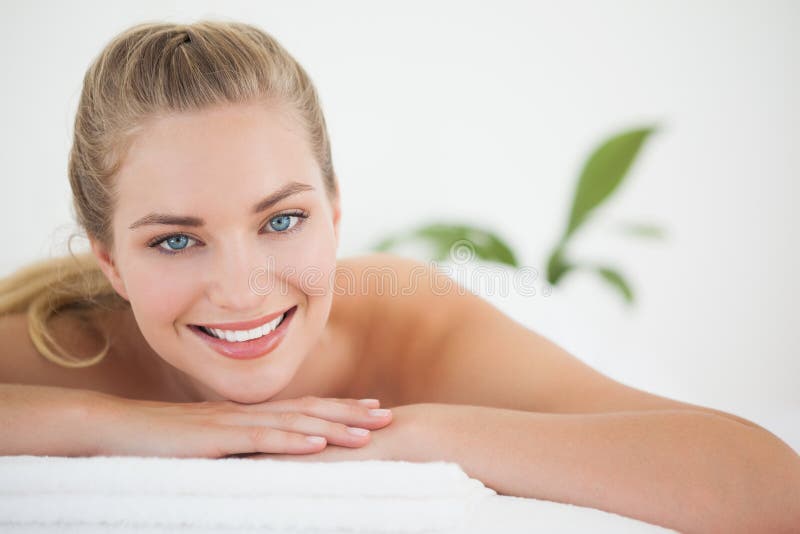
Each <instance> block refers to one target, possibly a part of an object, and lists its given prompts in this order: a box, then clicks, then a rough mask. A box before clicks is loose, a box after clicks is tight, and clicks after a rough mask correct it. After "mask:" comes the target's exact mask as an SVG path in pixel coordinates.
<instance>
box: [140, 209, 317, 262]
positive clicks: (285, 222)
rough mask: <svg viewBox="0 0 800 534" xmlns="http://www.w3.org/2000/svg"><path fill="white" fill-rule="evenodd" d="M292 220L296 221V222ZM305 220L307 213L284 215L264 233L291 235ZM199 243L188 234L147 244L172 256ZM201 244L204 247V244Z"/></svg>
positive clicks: (277, 216)
mask: <svg viewBox="0 0 800 534" xmlns="http://www.w3.org/2000/svg"><path fill="white" fill-rule="evenodd" d="M292 219H294V221H293V220H292ZM303 219H308V213H307V212H305V211H298V212H292V213H282V214H280V215H276V216H275V217H273V218H272V219H270V220H269V221H268V222H267V224H266V225H264V226H263V227H262V228H266V230H262V231H263V232H265V233H268V234H278V235H280V236H283V235H287V234H291V233H292V232H295V231H297V230H299V229H300V225H299V224H298V223H299V222H304V221H302V220H303ZM198 243H200V241H198V240H197V239H195V238H193V237H189V236H188V235H186V234H171V235H167V236H162V237H156V238H155V239H153V240H152V241H150V242H149V243H147V246H148V247H150V248H156V249H158V251H159V252H161V253H162V254H169V255H172V254H180V253H182V252H185V251H186V250H188V249H190V248H193V247H194V246H195V245H197V244H198ZM200 244H201V246H203V245H202V243H200Z"/></svg>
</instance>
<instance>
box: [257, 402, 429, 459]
mask: <svg viewBox="0 0 800 534" xmlns="http://www.w3.org/2000/svg"><path fill="white" fill-rule="evenodd" d="M426 407H427V408H426ZM430 407H431V405H430V404H407V405H404V406H395V407H393V408H391V410H392V422H391V423H389V424H388V425H387V426H385V427H383V428H380V429H377V430H372V431H370V441H369V443H367V444H366V445H364V446H362V447H357V448H353V447H342V446H339V445H330V444H329V445H328V446H326V447H325V448H324V449H322V450H321V451H319V452H314V453H309V454H260V453H259V454H253V455H249V456H244V458H247V459H254V460H261V459H269V460H288V461H293V462H344V461H355V460H406V461H414V460H413V459H415V458H418V457H419V456H420V455H421V454H422V453H424V448H423V447H424V445H423V440H421V439H420V434H419V433H420V432H422V430H421V428H422V426H423V425H421V423H422V422H423V421H424V419H425V415H426V413H427V411H428V409H430Z"/></svg>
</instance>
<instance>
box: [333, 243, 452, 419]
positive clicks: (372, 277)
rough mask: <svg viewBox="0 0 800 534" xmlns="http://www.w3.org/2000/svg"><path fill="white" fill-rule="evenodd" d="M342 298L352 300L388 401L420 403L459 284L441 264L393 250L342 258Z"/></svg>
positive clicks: (368, 364) (371, 368) (372, 370)
mask: <svg viewBox="0 0 800 534" xmlns="http://www.w3.org/2000/svg"><path fill="white" fill-rule="evenodd" d="M336 280H337V281H336V284H335V287H334V291H335V292H336V295H337V298H338V299H340V300H344V301H349V302H351V303H352V308H354V309H357V310H358V311H357V312H356V313H355V314H354V316H358V317H360V318H361V319H360V320H354V321H353V323H354V324H358V329H359V330H360V335H361V337H362V340H363V344H362V347H361V349H360V350H361V351H362V352H363V353H364V355H365V356H364V364H365V372H368V373H369V376H370V377H372V380H374V382H375V384H374V387H375V389H374V391H379V392H380V394H382V396H383V397H384V398H386V399H387V402H389V403H392V404H396V405H399V404H410V403H412V402H417V401H418V400H417V399H418V397H416V396H414V395H413V390H414V383H415V382H417V381H419V380H420V374H421V373H423V372H424V370H425V368H426V366H427V365H429V363H430V361H429V358H432V357H434V356H435V352H436V347H437V345H438V344H439V343H440V342H441V338H442V336H443V334H444V333H445V332H446V331H447V325H448V324H449V323H450V322H451V321H452V317H450V316H449V313H450V310H449V308H448V306H447V302H445V301H446V300H447V296H448V295H451V294H452V293H454V292H457V291H458V289H459V286H458V284H457V283H456V282H455V280H453V279H452V278H451V277H449V276H447V275H446V274H444V273H443V272H442V271H441V270H439V269H438V268H437V267H436V264H434V263H430V262H424V261H420V260H416V259H413V258H407V257H403V256H398V255H395V254H390V253H375V254H367V255H362V256H357V257H351V258H346V259H343V260H340V261H339V266H338V270H337V279H336Z"/></svg>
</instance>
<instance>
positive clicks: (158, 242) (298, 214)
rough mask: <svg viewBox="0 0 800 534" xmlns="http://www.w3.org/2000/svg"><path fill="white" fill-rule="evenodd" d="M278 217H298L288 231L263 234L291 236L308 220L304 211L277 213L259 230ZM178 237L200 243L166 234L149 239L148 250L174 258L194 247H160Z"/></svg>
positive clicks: (176, 235)
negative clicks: (176, 248)
mask: <svg viewBox="0 0 800 534" xmlns="http://www.w3.org/2000/svg"><path fill="white" fill-rule="evenodd" d="M278 217H298V218H299V220H298V222H297V223H295V225H294V226H292V227H291V228H289V229H288V230H284V231H282V232H278V231H275V230H273V231H266V232H264V233H267V234H277V235H279V236H285V235H288V234H292V233H294V232H296V231H298V230H299V229H300V228H301V227H302V226H303V224H304V223H305V219H308V212H307V211H304V210H295V211H287V212H285V213H278V214H277V215H273V216H272V217H270V218H269V219H267V221H266V222H265V223H264V224H263V225H261V228H264V227H265V226H267V225H268V224H269V223H270V221H272V220H274V219H277V218H278ZM259 233H261V232H259ZM178 236H184V237H187V238H189V239H194V240H195V241H197V242H200V240H199V239H196V238H194V237H192V236H190V235H187V234H181V233H178V234H166V235H161V236H158V237H154V238H153V239H151V240H150V241H148V242H147V246H148V247H150V248H154V249H156V250H157V251H158V252H160V253H161V254H166V255H168V256H174V255H176V254H183V253H184V252H186V251H187V250H190V249H192V248H194V245H192V246H186V247H184V248H182V249H179V250H167V249H166V248H164V247H161V246H160V245H161V243H163V242H164V241H166V240H167V239H169V238H171V237H178Z"/></svg>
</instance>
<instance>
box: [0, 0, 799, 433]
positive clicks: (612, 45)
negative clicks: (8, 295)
mask: <svg viewBox="0 0 800 534" xmlns="http://www.w3.org/2000/svg"><path fill="white" fill-rule="evenodd" d="M0 6H1V7H0V9H2V16H0V45H2V50H3V52H2V54H0V61H1V62H2V72H3V80H4V83H3V84H2V85H0V94H1V95H2V98H0V111H1V112H2V117H3V118H4V120H3V122H2V125H1V126H0V141H1V142H2V146H3V163H4V168H3V174H2V178H1V180H2V182H1V183H2V191H3V195H2V196H1V197H0V221H1V222H2V223H3V224H4V227H5V230H4V231H3V232H2V234H1V235H0V239H2V245H3V247H2V250H3V251H4V253H3V255H2V258H0V274H5V273H8V272H10V271H12V270H13V269H14V268H16V267H17V266H19V265H21V264H22V263H24V262H25V261H27V260H30V259H34V258H37V257H41V256H43V255H47V254H50V253H51V252H52V253H58V252H59V251H62V250H63V240H64V238H65V236H66V235H68V233H69V231H70V230H71V229H73V227H72V226H71V215H70V207H69V202H70V200H69V189H68V183H67V178H66V161H67V152H68V150H69V145H70V141H71V139H70V135H71V123H72V120H73V114H74V110H75V106H76V102H77V98H78V94H79V91H80V86H81V80H82V76H83V73H84V71H85V69H86V68H87V66H88V65H89V63H90V61H91V60H92V58H93V57H94V56H95V55H96V54H97V53H98V52H99V50H100V49H101V47H102V46H103V45H104V44H105V43H106V42H107V41H108V40H109V39H110V38H111V37H112V36H113V35H115V34H116V33H118V32H119V31H121V30H122V29H124V28H126V27H127V26H129V25H131V24H134V23H137V22H141V21H144V20H155V19H167V20H171V21H175V22H187V21H193V20H196V19H198V18H202V17H204V16H212V17H217V18H219V17H222V18H229V19H238V20H243V21H245V22H250V23H253V24H256V25H259V26H261V27H262V28H263V29H265V30H267V31H268V32H270V33H272V34H273V35H274V36H275V37H277V38H278V39H279V40H280V41H281V42H282V43H283V44H284V45H285V46H286V47H287V48H288V49H289V50H290V52H292V53H293V54H294V55H295V57H296V58H297V59H298V60H299V61H300V62H301V63H302V64H303V65H304V66H305V67H306V69H307V70H308V71H309V73H310V74H311V76H312V78H313V79H314V80H315V82H316V83H317V86H318V89H319V91H320V93H321V97H322V100H323V105H324V106H325V110H326V113H327V119H328V121H329V127H330V132H331V135H332V144H333V151H334V163H335V165H336V168H337V170H338V173H339V176H340V179H341V187H342V192H343V202H344V210H345V211H344V219H343V228H342V231H343V242H342V247H341V249H340V253H341V254H340V255H341V256H349V255H352V254H360V253H362V252H365V251H366V250H367V247H368V246H369V245H370V244H371V243H372V242H373V241H374V240H376V239H378V238H379V237H381V236H382V235H384V233H386V232H388V231H391V230H394V229H398V228H403V227H406V226H408V225H410V224H417V223H419V222H423V221H426V220H429V219H433V218H437V219H438V218H442V219H447V220H454V221H461V220H464V221H470V222H475V223H479V224H484V225H487V226H490V227H492V228H494V229H496V230H497V231H498V232H500V233H501V234H502V235H504V236H506V237H507V238H508V240H509V241H510V242H511V243H512V245H513V246H514V247H515V248H516V250H517V251H518V252H519V255H520V257H521V260H522V262H523V263H524V264H526V265H529V266H533V267H536V268H539V269H541V268H542V267H543V266H544V262H545V259H546V254H547V253H548V252H549V247H550V246H551V245H552V244H553V241H554V240H555V239H556V238H557V235H558V233H559V232H560V231H561V230H562V228H563V225H564V223H565V219H566V215H567V213H566V211H567V209H568V197H569V195H570V194H571V193H572V190H573V187H574V180H575V177H576V174H577V172H578V170H579V166H580V164H581V162H582V161H583V158H584V156H585V155H586V152H587V151H588V150H589V149H590V148H592V147H593V146H594V145H595V143H597V142H598V141H599V140H600V139H601V138H603V137H604V136H606V135H607V134H610V133H612V132H614V131H616V130H617V129H620V128H624V127H628V126H635V125H640V124H653V123H654V124H657V125H659V127H660V128H659V132H658V133H657V134H656V135H654V136H653V137H652V139H651V140H650V141H649V143H648V144H647V146H646V147H645V149H644V151H643V153H642V154H641V156H640V158H639V159H638V160H637V162H636V164H635V166H634V168H633V169H632V172H631V174H630V176H629V182H628V183H626V184H625V185H624V186H623V188H622V189H621V190H620V192H619V194H618V195H617V197H616V198H615V199H614V200H613V201H612V202H611V203H609V205H608V206H606V207H605V208H604V209H603V211H602V212H601V213H599V214H598V219H597V221H596V222H597V224H596V228H589V231H587V232H586V233H584V234H582V235H580V238H579V241H578V242H577V243H576V247H575V249H574V254H575V256H576V257H582V258H588V259H596V260H607V261H608V262H611V263H615V264H617V265H619V267H620V269H621V270H622V271H624V272H625V273H626V274H628V276H629V278H630V279H631V281H632V283H633V284H634V286H635V289H636V292H637V297H638V306H637V307H636V308H634V309H632V310H628V309H626V308H625V307H624V306H623V305H622V304H621V302H620V300H619V298H618V297H617V296H616V294H614V293H612V292H611V291H610V290H609V289H608V288H607V287H606V286H604V285H601V284H600V283H599V282H597V281H596V280H595V278H594V277H592V276H591V275H588V274H586V275H584V274H580V273H578V274H575V275H574V276H570V277H569V278H568V279H566V280H565V282H566V283H565V285H564V287H563V288H561V287H559V288H556V291H555V293H553V294H552V295H551V296H549V297H544V296H542V295H541V294H539V295H537V296H536V297H533V298H531V297H528V298H522V297H516V298H511V299H510V300H509V301H508V303H506V302H505V301H503V300H502V299H494V300H495V301H496V302H498V303H499V304H500V305H503V306H505V307H506V308H505V309H507V310H508V312H509V313H511V314H512V315H513V316H514V317H516V318H518V319H519V320H521V321H523V322H525V323H526V324H527V325H528V326H530V327H531V328H534V329H536V330H538V331H540V332H542V333H544V334H546V335H548V336H551V337H552V338H553V339H554V340H555V341H557V342H558V343H560V344H561V345H562V346H564V347H565V348H567V349H568V350H570V351H571V352H572V353H573V354H576V355H577V356H578V357H580V358H582V359H584V360H585V361H587V362H588V363H590V364H591V365H593V366H595V367H596V368H598V369H600V370H602V371H603V372H605V373H607V374H609V375H611V376H613V377H614V378H616V379H618V380H621V381H623V382H626V383H628V384H630V385H634V386H636V387H639V388H643V389H647V390H649V391H653V392H655V393H658V394H661V395H667V396H670V397H673V398H678V399H680V400H684V401H687V402H694V403H699V404H703V405H706V406H712V407H716V408H718V409H723V410H726V411H730V412H734V413H737V414H739V415H742V416H744V417H748V418H752V419H754V420H757V421H758V422H760V423H762V424H765V425H775V426H774V428H776V429H778V427H779V426H780V429H779V430H780V432H781V434H780V435H782V437H785V439H787V440H794V443H795V444H798V443H800V439H798V438H800V435H798V432H800V428H798V424H795V423H794V421H790V418H791V417H795V418H796V419H797V420H800V417H798V416H800V388H798V383H799V382H800V358H799V357H798V349H797V347H798V345H800V333H799V332H800V324H798V323H799V321H798V314H797V312H796V310H795V303H796V302H797V301H798V300H800V284H798V281H797V278H796V277H795V276H794V273H795V272H796V271H797V270H798V268H799V267H800V261H798V258H799V257H800V256H799V255H798V253H797V250H796V249H797V241H798V239H797V234H796V229H797V227H798V222H800V217H799V216H798V215H797V212H796V211H794V210H793V209H792V208H793V204H795V203H796V202H797V200H798V198H800V196H799V195H798V185H797V179H798V174H799V173H798V171H800V159H799V156H798V153H800V152H798V151H797V150H796V148H795V145H796V144H797V140H798V134H799V133H800V109H798V97H797V94H800V91H799V90H800V87H798V80H800V76H798V65H800V61H798V60H800V57H798V56H800V46H799V45H800V38H798V36H797V35H798V34H797V32H796V28H797V27H798V23H799V22H800V8H799V7H798V4H797V3H795V2H788V1H787V2H776V1H773V2H755V1H753V2H735V3H733V2H721V1H720V2H710V1H706V2H690V1H681V2H678V1H674V2H661V3H652V2H639V1H614V2H609V1H607V2H593V1H583V2H575V1H573V2H561V3H558V4H555V3H545V2H538V3H536V2H508V1H506V2H492V3H491V4H490V3H488V2H486V3H475V2H455V1H448V2H409V1H407V0H405V1H403V2H393V3H389V2H383V3H373V2H366V1H364V2H310V1H298V2H291V3H290V2H281V3H278V2H230V1H225V2H222V1H220V2H212V1H205V2H203V1H195V2H177V1H173V2H164V1H152V0H147V1H137V2H127V3H108V2H81V3H77V2H55V1H53V2H47V3H45V2H41V1H39V2H28V1H26V2H22V1H19V2H4V3H3V4H0ZM625 220H643V221H652V222H657V223H659V224H661V225H662V226H664V227H665V228H666V229H667V231H668V239H667V240H666V241H664V242H649V241H642V240H633V239H626V238H623V237H620V236H619V235H618V234H615V233H613V231H612V227H613V225H614V224H616V223H618V222H620V221H625ZM776 432H777V430H776ZM789 434H792V435H789Z"/></svg>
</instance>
